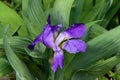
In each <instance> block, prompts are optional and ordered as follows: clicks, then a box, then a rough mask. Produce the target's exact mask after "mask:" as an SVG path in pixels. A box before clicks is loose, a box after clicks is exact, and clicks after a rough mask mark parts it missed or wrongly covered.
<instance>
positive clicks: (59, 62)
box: [51, 50, 64, 72]
mask: <svg viewBox="0 0 120 80" xmlns="http://www.w3.org/2000/svg"><path fill="white" fill-rule="evenodd" d="M63 59H64V55H63V53H62V51H59V50H56V51H55V54H54V56H53V62H52V66H51V69H52V70H53V71H54V72H56V70H57V67H58V66H60V68H61V69H62V68H63Z"/></svg>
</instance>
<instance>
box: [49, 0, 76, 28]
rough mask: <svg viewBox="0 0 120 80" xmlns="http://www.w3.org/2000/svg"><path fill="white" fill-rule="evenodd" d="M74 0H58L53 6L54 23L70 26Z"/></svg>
mask: <svg viewBox="0 0 120 80" xmlns="http://www.w3.org/2000/svg"><path fill="white" fill-rule="evenodd" d="M73 2H74V0H56V1H55V3H54V7H53V10H52V11H53V12H52V14H51V15H52V18H53V23H54V24H63V26H65V27H68V25H69V16H70V11H71V8H72V4H73Z"/></svg>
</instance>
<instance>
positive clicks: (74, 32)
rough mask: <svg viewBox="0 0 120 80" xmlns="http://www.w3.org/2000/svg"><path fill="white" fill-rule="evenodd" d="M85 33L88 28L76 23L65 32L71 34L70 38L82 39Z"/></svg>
mask: <svg viewBox="0 0 120 80" xmlns="http://www.w3.org/2000/svg"><path fill="white" fill-rule="evenodd" d="M85 31H86V28H85V25H84V24H83V23H81V24H77V23H75V24H73V25H71V26H70V27H69V28H68V29H66V30H65V32H66V33H68V34H69V38H80V37H82V36H83V35H84V33H85Z"/></svg>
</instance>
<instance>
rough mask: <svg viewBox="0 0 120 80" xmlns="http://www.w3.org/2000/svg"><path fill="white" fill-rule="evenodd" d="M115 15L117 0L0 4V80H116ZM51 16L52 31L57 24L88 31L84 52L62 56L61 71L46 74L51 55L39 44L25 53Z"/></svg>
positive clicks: (118, 35) (119, 69) (119, 53)
mask: <svg viewBox="0 0 120 80" xmlns="http://www.w3.org/2000/svg"><path fill="white" fill-rule="evenodd" d="M119 10H120V0H1V1H0V79H3V78H7V80H9V79H16V80H88V79H89V80H95V79H98V80H108V79H109V78H111V79H114V80H120V26H119V25H120V11H119ZM49 14H50V15H51V21H52V25H55V24H60V23H61V24H63V26H64V27H63V29H66V28H67V27H69V26H70V25H71V24H73V23H85V25H86V28H87V31H86V34H85V35H84V36H83V37H82V39H83V40H84V41H85V42H86V44H87V51H86V52H85V53H78V54H75V55H73V54H68V53H67V52H65V51H64V56H65V59H64V68H63V69H62V70H61V69H60V68H58V70H57V72H56V73H53V72H52V71H51V69H50V64H49V59H50V58H51V55H52V54H53V52H52V51H51V49H48V48H46V47H45V46H44V45H42V44H38V45H36V47H35V50H34V51H30V50H28V49H27V45H28V44H29V43H30V42H31V41H32V40H33V39H34V38H35V37H36V36H37V35H38V34H39V33H40V32H41V31H42V29H43V27H44V25H45V23H46V19H47V16H48V15H49ZM11 73H12V75H9V74H11ZM106 75H107V76H106Z"/></svg>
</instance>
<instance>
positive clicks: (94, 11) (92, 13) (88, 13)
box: [78, 0, 106, 23]
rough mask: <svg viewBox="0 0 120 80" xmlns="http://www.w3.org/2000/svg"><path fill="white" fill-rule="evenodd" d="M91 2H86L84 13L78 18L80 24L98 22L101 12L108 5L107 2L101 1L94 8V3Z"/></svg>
mask: <svg viewBox="0 0 120 80" xmlns="http://www.w3.org/2000/svg"><path fill="white" fill-rule="evenodd" d="M90 1H91V0H90ZM90 1H89V3H88V2H84V4H85V5H83V9H82V10H83V11H82V13H81V15H80V16H78V22H83V23H88V22H90V21H93V20H96V17H97V16H98V14H100V12H101V10H103V8H104V6H105V4H106V3H105V0H101V1H100V2H99V3H96V4H95V5H94V6H93V4H92V1H91V2H90ZM101 5H102V6H101ZM88 6H89V7H88ZM87 8H88V9H87Z"/></svg>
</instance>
